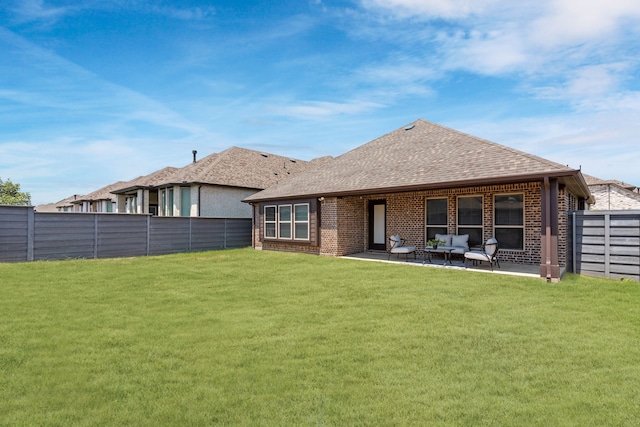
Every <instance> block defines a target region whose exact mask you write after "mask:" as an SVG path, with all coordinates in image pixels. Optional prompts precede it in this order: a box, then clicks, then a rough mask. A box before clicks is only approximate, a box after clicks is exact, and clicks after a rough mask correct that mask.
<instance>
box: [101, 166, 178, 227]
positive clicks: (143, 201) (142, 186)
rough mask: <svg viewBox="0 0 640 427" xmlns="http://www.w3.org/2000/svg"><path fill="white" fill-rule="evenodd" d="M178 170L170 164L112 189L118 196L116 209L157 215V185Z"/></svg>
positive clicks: (121, 211)
mask: <svg viewBox="0 0 640 427" xmlns="http://www.w3.org/2000/svg"><path fill="white" fill-rule="evenodd" d="M177 170H178V168H174V167H170V166H168V167H166V168H164V169H160V170H158V171H155V172H153V173H150V174H149V175H144V176H139V177H138V178H136V179H133V180H131V181H128V182H125V183H124V184H123V185H122V186H121V187H119V188H118V189H115V190H112V191H111V193H113V194H115V197H116V209H115V211H116V212H118V213H138V214H152V215H157V214H158V203H159V198H158V189H157V188H156V185H158V184H160V183H162V182H165V180H166V179H167V177H169V176H171V175H172V174H173V173H175V172H176V171H177Z"/></svg>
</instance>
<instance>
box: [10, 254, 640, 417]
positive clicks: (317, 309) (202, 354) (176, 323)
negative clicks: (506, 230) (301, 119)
mask: <svg viewBox="0 0 640 427" xmlns="http://www.w3.org/2000/svg"><path fill="white" fill-rule="evenodd" d="M0 371H1V375H0V425H3V426H4V425H8V426H34V425H38V426H42V425H56V426H74V425H81V426H85V425H86V426H100V425H118V426H121V425H149V426H167V425H179V426H195V425H230V426H303V425H323V426H345V425H349V426H353V425H356V426H357V425H366V426H415V425H468V426H481V425H490V426H495V425H507V426H522V425H533V426H560V425H562V426H590V425H591V426H602V425H608V426H615V425H620V426H621V425H640V284H638V283H635V282H619V281H608V280H597V279H592V278H586V277H578V276H569V277H566V278H565V280H563V281H562V282H560V283H559V284H548V283H546V282H544V281H542V280H539V279H528V278H518V277H508V276H501V275H489V274H483V273H473V272H464V271H450V270H446V269H437V268H419V267H414V266H409V265H395V264H385V263H372V262H363V261H355V260H345V259H335V258H327V257H317V256H310V255H302V254H288V253H276V252H266V251H265V252H261V251H254V250H251V249H242V250H229V251H220V252H207V253H198V254H181V255H170V256H161V257H148V258H133V259H114V260H79V261H64V262H35V263H25V264H0Z"/></svg>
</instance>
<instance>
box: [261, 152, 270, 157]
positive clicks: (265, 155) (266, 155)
mask: <svg viewBox="0 0 640 427" xmlns="http://www.w3.org/2000/svg"><path fill="white" fill-rule="evenodd" d="M260 155H261V156H262V157H269V155H268V154H267V153H260Z"/></svg>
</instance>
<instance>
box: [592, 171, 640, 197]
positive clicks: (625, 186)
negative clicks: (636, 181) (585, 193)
mask: <svg viewBox="0 0 640 427" xmlns="http://www.w3.org/2000/svg"><path fill="white" fill-rule="evenodd" d="M583 175H584V179H585V181H586V182H587V185H589V186H592V185H616V186H618V187H621V188H623V189H625V190H629V191H633V192H634V193H637V192H638V187H637V186H635V185H633V184H628V183H626V182H623V181H618V180H617V179H606V180H605V179H600V178H597V177H595V176H591V175H587V174H583Z"/></svg>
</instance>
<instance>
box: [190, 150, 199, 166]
mask: <svg viewBox="0 0 640 427" xmlns="http://www.w3.org/2000/svg"><path fill="white" fill-rule="evenodd" d="M191 152H192V153H193V163H195V162H196V154H198V150H192V151H191Z"/></svg>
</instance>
